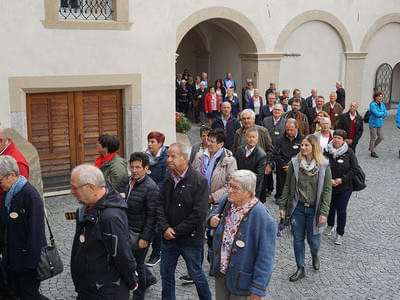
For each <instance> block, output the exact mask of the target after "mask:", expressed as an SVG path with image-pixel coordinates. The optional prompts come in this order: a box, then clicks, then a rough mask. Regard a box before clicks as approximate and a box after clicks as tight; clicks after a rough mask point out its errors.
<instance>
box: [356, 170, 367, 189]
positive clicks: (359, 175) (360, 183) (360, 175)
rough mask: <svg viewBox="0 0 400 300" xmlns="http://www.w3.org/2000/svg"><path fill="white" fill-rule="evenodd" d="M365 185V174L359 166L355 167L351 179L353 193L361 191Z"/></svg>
mask: <svg viewBox="0 0 400 300" xmlns="http://www.w3.org/2000/svg"><path fill="white" fill-rule="evenodd" d="M366 187H367V185H366V184H365V173H364V171H363V170H362V169H361V167H360V165H358V166H357V171H356V173H355V174H354V177H353V191H356V192H358V191H362V190H363V189H365V188H366Z"/></svg>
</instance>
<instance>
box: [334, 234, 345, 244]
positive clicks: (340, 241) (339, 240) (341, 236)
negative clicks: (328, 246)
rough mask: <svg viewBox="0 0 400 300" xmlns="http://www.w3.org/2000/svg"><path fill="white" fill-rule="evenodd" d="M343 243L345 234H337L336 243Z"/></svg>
mask: <svg viewBox="0 0 400 300" xmlns="http://www.w3.org/2000/svg"><path fill="white" fill-rule="evenodd" d="M341 244H343V235H340V234H336V239H335V245H341Z"/></svg>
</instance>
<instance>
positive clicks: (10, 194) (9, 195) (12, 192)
mask: <svg viewBox="0 0 400 300" xmlns="http://www.w3.org/2000/svg"><path fill="white" fill-rule="evenodd" d="M27 182H28V180H26V178H25V177H24V176H22V175H20V176H19V180H18V181H17V182H15V183H14V184H13V185H12V187H11V188H10V190H9V191H8V192H7V193H6V199H5V201H4V206H5V207H6V209H7V214H8V213H9V211H10V206H11V200H12V198H14V196H15V195H16V194H18V193H19V191H20V190H22V188H23V187H24V185H25V183H27Z"/></svg>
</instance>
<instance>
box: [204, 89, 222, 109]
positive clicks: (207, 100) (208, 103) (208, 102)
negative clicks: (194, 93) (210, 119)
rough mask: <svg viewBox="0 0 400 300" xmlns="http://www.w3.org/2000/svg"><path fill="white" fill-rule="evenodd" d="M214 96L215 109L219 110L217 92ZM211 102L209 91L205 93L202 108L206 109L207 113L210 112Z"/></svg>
mask: <svg viewBox="0 0 400 300" xmlns="http://www.w3.org/2000/svg"><path fill="white" fill-rule="evenodd" d="M215 96H216V97H215V98H216V99H217V111H218V112H220V111H221V110H220V108H219V98H218V95H217V94H215ZM211 102H212V96H211V93H207V94H206V98H205V100H204V110H205V111H206V113H207V114H209V113H212V105H211Z"/></svg>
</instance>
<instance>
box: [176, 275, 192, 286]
mask: <svg viewBox="0 0 400 300" xmlns="http://www.w3.org/2000/svg"><path fill="white" fill-rule="evenodd" d="M179 279H180V280H182V283H185V284H191V283H194V281H193V279H192V277H190V276H189V275H183V276H181V277H179Z"/></svg>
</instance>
